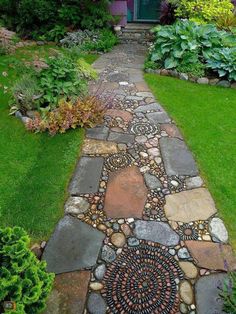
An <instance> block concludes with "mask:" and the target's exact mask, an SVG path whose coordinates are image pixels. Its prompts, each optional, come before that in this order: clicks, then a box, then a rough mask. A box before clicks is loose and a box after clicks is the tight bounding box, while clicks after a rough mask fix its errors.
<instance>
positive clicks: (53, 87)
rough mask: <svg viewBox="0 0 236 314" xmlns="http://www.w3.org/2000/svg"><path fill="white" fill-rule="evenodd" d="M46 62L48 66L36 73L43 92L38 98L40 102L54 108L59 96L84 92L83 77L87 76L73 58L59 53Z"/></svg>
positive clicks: (85, 88) (64, 96) (85, 87)
mask: <svg viewBox="0 0 236 314" xmlns="http://www.w3.org/2000/svg"><path fill="white" fill-rule="evenodd" d="M47 64H48V65H49V67H48V68H46V69H43V70H42V71H41V72H40V73H39V74H38V79H39V86H40V89H41V91H42V94H43V96H42V97H41V99H40V100H41V103H42V104H44V105H45V104H46V105H50V106H51V107H52V108H54V107H56V106H57V104H58V102H59V99H61V98H65V99H70V98H73V97H76V96H79V95H82V94H85V92H86V90H87V83H86V80H85V78H88V77H85V75H84V73H83V72H82V70H81V67H79V66H78V65H77V64H76V63H75V61H74V60H72V59H71V58H69V57H67V56H64V55H62V54H61V55H59V56H58V57H55V58H50V59H49V60H48V62H47ZM87 67H89V65H88V66H87ZM86 75H88V72H86Z"/></svg>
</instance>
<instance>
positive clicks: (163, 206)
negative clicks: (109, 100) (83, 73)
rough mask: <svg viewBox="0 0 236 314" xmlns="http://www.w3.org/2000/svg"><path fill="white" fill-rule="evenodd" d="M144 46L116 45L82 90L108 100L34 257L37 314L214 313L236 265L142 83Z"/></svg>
mask: <svg viewBox="0 0 236 314" xmlns="http://www.w3.org/2000/svg"><path fill="white" fill-rule="evenodd" d="M145 53H146V51H145V49H144V48H143V47H142V46H139V45H135V44H132V45H120V46H117V47H116V48H115V49H114V50H113V51H112V52H110V53H107V54H105V55H103V56H101V57H100V59H99V60H98V61H97V62H95V64H94V67H95V68H96V69H97V70H98V71H99V73H100V81H99V82H96V83H95V84H94V85H92V86H91V89H92V90H96V89H97V88H98V86H100V87H101V86H102V93H103V94H106V95H115V97H114V101H113V107H112V108H110V109H109V110H108V111H107V114H106V117H105V121H104V124H103V125H101V126H98V127H96V128H94V129H90V130H87V135H86V140H85V142H84V146H83V150H82V156H81V159H80V160H79V162H78V165H77V167H76V170H75V173H74V176H73V178H72V180H71V183H70V186H69V192H70V195H71V196H70V198H69V199H68V201H67V203H66V204H65V217H64V218H62V219H61V221H60V222H59V224H58V226H57V227H56V230H55V232H54V234H53V236H52V237H51V239H50V240H49V242H48V244H47V246H46V249H45V251H44V255H43V258H44V259H46V260H47V263H48V270H49V271H52V272H55V273H56V274H57V276H56V282H55V286H54V290H53V292H52V294H51V296H50V299H49V302H48V309H47V311H46V313H52V314H57V313H60V314H65V313H71V314H75V313H76V314H80V313H81V314H85V313H90V314H105V313H110V314H116V313H117V314H118V313H121V314H122V313H123V314H128V313H129V314H148V313H150V314H154V313H159V314H167V313H170V314H171V313H172V314H173V313H191V314H194V313H198V314H213V313H214V314H220V313H223V312H222V304H221V301H220V300H219V298H218V293H219V290H218V286H220V285H222V283H223V281H224V279H225V276H226V275H225V272H226V271H227V270H232V269H235V268H236V261H235V260H234V258H233V254H232V250H231V247H230V246H229V245H228V244H227V242H228V234H227V231H226V229H225V227H224V224H223V222H222V221H221V220H220V219H219V218H218V217H217V210H216V208H215V204H214V201H213V200H212V198H211V195H210V193H209V192H208V190H207V189H206V188H205V186H204V182H203V180H202V179H201V178H200V176H199V174H198V169H197V167H196V164H195V161H194V159H193V157H192V154H191V153H190V152H189V150H188V148H187V146H186V144H185V143H184V141H183V138H182V136H181V134H180V132H179V131H178V129H177V127H176V125H175V124H174V122H173V121H172V120H171V119H170V118H169V116H168V115H167V113H166V112H165V111H164V110H163V108H162V107H161V105H160V104H159V103H157V102H156V100H155V99H154V97H153V95H152V93H151V92H150V90H149V88H148V86H147V85H146V83H145V82H144V79H143V73H142V67H143V62H144V58H145Z"/></svg>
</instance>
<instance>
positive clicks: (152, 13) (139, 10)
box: [134, 0, 161, 22]
mask: <svg viewBox="0 0 236 314" xmlns="http://www.w3.org/2000/svg"><path fill="white" fill-rule="evenodd" d="M160 11H161V0H134V21H137V22H157V21H159V19H160Z"/></svg>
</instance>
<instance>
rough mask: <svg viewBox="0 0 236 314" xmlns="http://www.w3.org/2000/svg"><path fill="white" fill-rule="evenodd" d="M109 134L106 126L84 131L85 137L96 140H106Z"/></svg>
mask: <svg viewBox="0 0 236 314" xmlns="http://www.w3.org/2000/svg"><path fill="white" fill-rule="evenodd" d="M108 133H109V128H108V127H107V126H97V127H95V128H91V129H86V137H87V138H93V139H96V140H106V139H107V136H108Z"/></svg>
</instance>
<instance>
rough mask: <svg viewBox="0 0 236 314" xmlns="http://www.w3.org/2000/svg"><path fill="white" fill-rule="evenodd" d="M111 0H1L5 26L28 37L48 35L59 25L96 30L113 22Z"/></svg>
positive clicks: (1, 11) (0, 10) (0, 5)
mask: <svg viewBox="0 0 236 314" xmlns="http://www.w3.org/2000/svg"><path fill="white" fill-rule="evenodd" d="M109 3H110V0H65V1H60V0H0V16H1V19H2V20H3V22H4V23H5V25H6V26H7V27H9V28H11V29H13V30H16V31H18V32H21V33H22V34H24V35H30V34H31V33H32V31H33V32H36V33H39V34H44V33H45V32H47V31H49V30H51V29H53V28H54V27H55V25H62V26H67V27H70V28H71V27H72V28H73V27H76V28H83V29H96V28H102V27H104V26H106V25H107V24H108V23H109V21H110V20H111V19H112V16H111V15H110V13H109V11H108V5H109Z"/></svg>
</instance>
